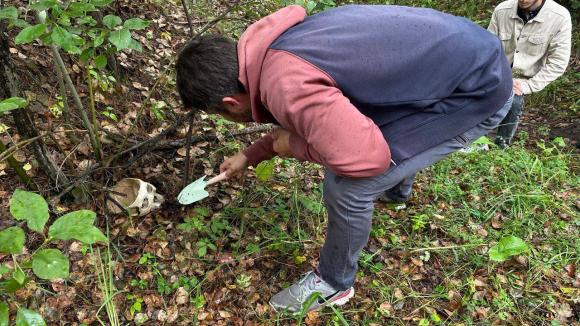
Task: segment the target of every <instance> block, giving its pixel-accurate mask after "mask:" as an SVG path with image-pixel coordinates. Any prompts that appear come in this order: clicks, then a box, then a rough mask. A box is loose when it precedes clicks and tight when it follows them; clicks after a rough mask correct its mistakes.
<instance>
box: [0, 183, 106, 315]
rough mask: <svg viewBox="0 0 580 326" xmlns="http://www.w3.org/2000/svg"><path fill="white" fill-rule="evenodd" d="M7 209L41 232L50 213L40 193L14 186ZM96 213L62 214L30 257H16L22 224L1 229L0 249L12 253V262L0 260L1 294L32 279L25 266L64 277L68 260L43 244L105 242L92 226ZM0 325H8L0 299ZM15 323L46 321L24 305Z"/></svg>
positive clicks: (43, 276) (41, 276)
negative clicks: (0, 261) (56, 241)
mask: <svg viewBox="0 0 580 326" xmlns="http://www.w3.org/2000/svg"><path fill="white" fill-rule="evenodd" d="M10 213H11V214H12V217H14V219H15V220H16V221H23V222H24V223H26V225H27V227H28V229H30V230H32V231H35V232H38V233H41V234H44V229H45V226H46V223H47V222H48V220H49V217H50V214H49V211H48V204H47V203H46V201H45V200H44V198H42V196H40V195H38V194H35V193H32V192H28V191H24V190H20V189H17V190H16V191H15V192H14V194H13V195H12V197H11V198H10ZM95 218H96V214H95V212H92V211H89V210H79V211H75V212H71V213H68V214H65V215H63V216H61V217H59V218H57V219H56V221H54V223H52V225H50V227H49V228H48V234H47V237H46V238H45V241H44V243H42V245H40V247H38V248H37V249H36V250H35V251H34V252H32V254H31V255H30V257H29V258H25V259H22V260H19V259H18V258H19V257H18V256H17V255H19V254H21V253H22V252H23V251H24V246H25V244H26V233H25V231H24V229H23V224H21V225H18V226H12V227H9V228H6V229H3V230H1V231H0V253H1V254H8V255H12V257H13V262H14V264H13V265H11V266H8V265H4V264H0V294H2V293H4V294H6V295H8V296H9V295H10V294H11V293H14V292H16V291H17V290H19V289H21V288H23V287H25V286H26V284H27V283H28V281H29V280H30V279H31V276H30V275H29V273H27V271H28V270H32V273H33V274H34V275H35V276H36V277H38V278H39V279H42V280H55V279H63V278H67V277H68V275H69V269H70V262H69V260H68V258H67V257H66V256H65V255H64V254H63V253H62V252H61V251H60V250H58V249H54V248H43V247H45V246H46V245H48V244H50V243H51V242H53V241H55V240H78V241H81V242H82V243H83V244H87V245H90V244H94V243H97V242H100V243H107V242H108V239H107V237H106V236H105V235H104V234H103V233H102V232H101V230H99V229H98V228H97V227H95V226H94V222H95ZM0 325H8V305H7V304H6V303H4V302H0ZM16 325H45V322H44V320H43V319H42V316H40V315H39V314H38V313H36V312H34V311H32V310H28V309H26V308H24V307H20V308H19V309H18V312H17V315H16Z"/></svg>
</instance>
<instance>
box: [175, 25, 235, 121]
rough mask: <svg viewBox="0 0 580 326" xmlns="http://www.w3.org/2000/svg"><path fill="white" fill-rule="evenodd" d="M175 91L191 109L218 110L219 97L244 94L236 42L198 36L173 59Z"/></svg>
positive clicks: (217, 36) (219, 104)
mask: <svg viewBox="0 0 580 326" xmlns="http://www.w3.org/2000/svg"><path fill="white" fill-rule="evenodd" d="M177 91H178V92H179V95H180V96H181V100H182V101H183V104H184V105H185V106H186V107H188V108H193V109H202V110H205V109H208V108H211V109H217V110H218V111H219V109H220V108H221V102H222V98H224V97H226V96H230V95H233V94H236V93H244V88H243V86H242V85H241V83H240V82H239V81H238V55H237V49H236V42H234V41H232V40H230V39H228V38H225V37H223V36H219V35H206V36H198V37H196V38H194V39H193V40H191V41H190V42H189V43H187V44H186V45H185V47H184V48H183V49H182V50H181V52H180V53H179V56H178V58H177Z"/></svg>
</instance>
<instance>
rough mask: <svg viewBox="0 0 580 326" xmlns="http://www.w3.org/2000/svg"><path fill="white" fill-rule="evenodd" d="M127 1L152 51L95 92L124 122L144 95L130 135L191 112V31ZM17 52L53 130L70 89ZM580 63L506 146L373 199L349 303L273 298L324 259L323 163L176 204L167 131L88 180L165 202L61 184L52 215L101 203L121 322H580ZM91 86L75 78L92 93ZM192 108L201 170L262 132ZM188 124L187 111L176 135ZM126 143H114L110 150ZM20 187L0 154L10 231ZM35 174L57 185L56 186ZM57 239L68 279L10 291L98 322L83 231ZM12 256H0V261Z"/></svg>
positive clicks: (37, 50)
mask: <svg viewBox="0 0 580 326" xmlns="http://www.w3.org/2000/svg"><path fill="white" fill-rule="evenodd" d="M119 3H120V4H119V5H118V7H117V8H116V12H117V14H118V15H120V16H123V18H124V17H129V16H130V17H135V16H138V17H141V18H144V19H148V20H150V21H151V25H150V26H149V27H148V28H147V29H146V30H143V31H139V32H138V33H137V36H138V37H139V39H140V40H141V41H142V42H143V44H144V45H145V46H144V51H143V52H142V53H136V52H128V53H126V52H123V53H121V54H120V55H119V56H118V60H119V62H120V66H121V78H119V79H118V80H117V81H115V82H111V83H110V85H109V86H110V87H107V90H101V95H99V96H97V97H96V98H97V101H98V106H99V107H100V108H102V110H103V111H105V110H106V109H105V108H107V107H111V108H113V109H114V110H115V111H114V112H115V113H116V115H117V117H118V119H117V121H113V120H111V119H107V117H105V116H103V117H101V118H102V120H100V123H101V125H102V126H103V128H105V129H107V130H109V131H111V132H113V133H119V134H123V133H124V132H125V133H126V132H127V131H128V130H129V129H130V126H131V125H132V124H133V122H134V120H135V119H136V112H137V110H138V109H139V108H140V106H141V104H142V103H143V102H144V101H145V99H147V98H149V99H150V103H152V105H151V106H150V107H146V108H145V111H144V112H145V115H144V116H143V117H140V120H139V124H138V127H139V128H137V130H136V131H135V132H134V134H131V135H130V137H128V138H129V142H137V141H139V140H142V139H146V138H147V137H151V136H153V135H155V134H157V133H159V132H160V130H161V129H163V128H164V127H166V126H167V125H169V121H170V120H171V119H172V118H173V117H174V116H176V115H179V114H183V113H184V112H183V109H181V108H180V105H179V100H178V97H177V94H176V92H175V90H174V87H175V86H174V76H173V75H172V73H167V70H166V69H168V67H169V69H171V67H172V65H173V61H174V58H175V55H176V53H178V51H179V49H180V48H181V46H182V45H183V44H184V42H185V41H186V39H187V38H188V32H189V30H188V25H187V21H186V19H185V16H184V15H183V13H182V8H181V7H180V5H176V4H175V3H170V2H168V3H162V2H157V3H156V2H146V3H145V4H142V5H139V6H131V5H130V2H128V1H125V2H124V1H120V2H119ZM200 6H201V5H200ZM256 6H258V7H255V6H254V7H252V8H253V10H247V8H246V7H240V8H236V9H235V10H232V12H231V14H230V15H229V16H227V17H228V19H226V20H225V21H224V22H223V23H221V24H219V25H218V26H217V28H218V29H219V30H220V31H221V32H223V33H225V34H229V35H232V36H236V35H239V32H240V31H241V28H240V21H242V22H243V24H249V23H250V22H252V21H254V20H256V19H257V18H258V17H259V16H260V15H262V14H263V13H264V12H268V11H269V10H272V9H273V8H274V7H275V5H273V4H269V3H267V2H261V3H259V4H256ZM223 7H224V6H223V4H215V5H213V7H212V6H210V7H207V6H203V7H200V8H194V9H196V10H199V12H202V13H203V12H208V11H212V10H213V12H214V14H213V15H212V18H215V17H217V16H218V14H215V12H219V10H220V9H221V10H223ZM210 20H211V18H208V16H206V15H204V14H199V15H197V17H194V22H195V26H196V27H199V28H201V27H202V26H204V24H206V23H207V22H208V21H210ZM11 52H12V54H13V55H14V58H13V60H14V62H15V64H16V66H17V68H18V70H19V71H21V72H22V74H21V80H20V84H21V87H22V89H23V90H25V92H26V97H27V98H28V100H29V101H30V102H31V108H30V109H31V110H32V112H34V113H35V114H36V115H37V117H39V120H38V121H37V123H38V127H39V129H41V130H59V128H62V127H60V126H59V119H58V117H55V116H53V115H52V114H51V112H50V110H48V108H49V107H51V106H53V105H54V104H55V103H56V102H58V101H59V99H57V98H56V94H58V93H59V91H58V88H57V87H56V86H57V82H56V79H55V74H54V70H53V69H54V68H53V67H52V65H51V63H50V61H49V60H48V59H47V54H48V51H46V50H45V49H42V48H41V46H39V45H32V44H31V45H24V46H18V47H14V48H11ZM67 65H68V67H70V69H71V73H72V74H73V79H74V80H75V82H78V83H79V84H82V81H81V79H82V69H83V67H82V66H79V64H78V63H77V62H74V61H72V60H70V59H69V60H68V61H67ZM579 74H580V58H577V57H575V58H573V59H572V61H571V64H570V67H569V68H568V72H567V74H566V75H565V76H564V77H563V78H562V79H561V80H560V81H559V82H557V83H555V84H554V85H553V86H552V87H551V88H550V89H548V90H546V91H544V92H542V93H540V94H539V95H536V96H534V97H532V98H531V99H530V100H529V102H528V103H527V104H526V108H525V113H524V116H523V120H522V124H521V127H520V130H519V132H518V136H517V142H516V143H515V144H514V145H513V146H511V147H509V148H508V149H506V150H499V149H497V148H492V149H491V150H489V151H483V152H472V153H456V154H453V155H452V156H450V157H449V158H447V159H445V160H443V161H441V162H440V163H438V164H437V165H435V166H434V167H431V168H428V169H426V170H425V171H422V172H421V173H420V174H419V175H418V177H417V180H416V183H415V188H414V195H413V197H412V198H411V199H410V201H409V202H407V203H406V204H405V205H394V204H384V203H377V205H376V210H375V213H374V221H373V229H372V232H371V238H370V240H369V243H368V245H367V247H366V248H365V249H364V251H363V252H362V253H361V257H360V260H359V265H360V270H359V272H358V275H357V282H356V285H355V287H356V295H355V297H354V298H353V299H351V301H350V302H349V303H348V304H346V305H345V306H342V307H341V308H340V309H330V308H327V309H324V310H321V311H318V312H312V313H309V314H306V315H300V316H289V315H285V314H276V313H275V312H274V311H272V309H271V308H270V307H269V306H268V300H269V299H270V297H271V296H272V295H273V294H275V293H276V292H278V291H279V290H281V289H282V288H284V287H286V286H288V285H290V284H291V283H292V282H294V281H295V280H297V279H298V278H299V277H300V276H301V274H303V273H305V272H307V271H309V270H311V269H312V268H313V267H315V266H316V265H317V261H318V252H319V248H320V247H321V245H322V244H323V242H324V236H325V226H326V216H325V211H324V206H323V202H322V192H321V182H322V179H323V170H322V169H321V168H320V166H317V165H315V164H304V163H300V162H297V161H295V160H288V159H277V160H276V165H275V167H274V170H273V173H272V175H271V176H270V177H269V178H267V179H266V180H261V179H260V178H257V177H256V173H255V170H254V169H251V170H250V171H249V173H248V174H247V175H246V176H245V177H244V178H242V179H238V180H232V181H229V182H224V183H221V184H220V185H218V186H212V187H211V189H210V190H209V192H210V197H209V198H207V199H205V200H203V201H201V202H199V203H196V204H194V205H191V206H181V205H179V204H178V203H177V201H176V196H177V194H178V192H179V190H180V189H181V188H182V185H183V181H182V177H183V165H184V157H185V155H186V154H185V147H184V146H183V145H181V146H176V147H171V146H168V147H166V148H165V149H164V150H157V151H153V152H151V153H149V154H148V155H145V156H144V157H143V158H142V159H140V160H138V161H137V162H136V163H134V164H133V165H131V166H130V167H126V168H119V169H114V170H111V171H109V172H108V173H107V174H103V175H99V177H98V178H95V179H93V181H91V185H93V186H96V187H103V186H108V187H110V186H112V184H113V183H114V182H115V181H118V180H120V179H121V178H124V177H136V178H141V179H143V180H145V181H147V182H150V183H152V184H153V185H155V186H156V187H157V190H158V192H159V193H161V194H162V195H164V196H165V198H166V201H165V203H164V204H163V206H162V207H161V209H160V210H158V211H155V212H152V213H150V214H148V215H146V216H144V217H139V218H130V217H127V216H123V215H116V216H114V215H111V214H109V213H108V212H107V211H106V210H105V209H104V207H105V204H104V198H103V196H102V194H101V193H100V192H95V195H94V197H93V198H92V200H91V202H90V203H89V204H86V203H85V204H78V203H75V202H74V201H72V200H70V199H66V198H63V199H62V200H61V201H60V202H58V203H57V204H56V205H55V206H53V213H54V214H53V215H55V214H61V213H64V212H68V211H72V210H75V209H92V210H94V211H96V212H97V213H98V216H99V221H98V222H97V224H98V226H99V227H101V229H102V230H107V234H108V235H109V237H110V240H111V242H110V249H109V250H110V253H111V255H112V258H113V261H114V266H115V267H114V277H113V282H114V285H115V287H116V289H118V291H119V292H118V294H117V295H116V296H115V299H114V302H115V304H116V307H117V309H118V311H119V313H120V315H121V319H122V323H121V324H144V325H163V324H165V325H188V324H200V325H257V324H260V325H272V324H278V325H287V324H300V323H304V324H307V325H327V324H331V325H334V324H336V325H343V324H345V323H346V324H349V325H447V324H449V325H451V324H453V325H460V324H463V325H472V324H493V325H504V324H512V325H567V324H570V325H571V324H574V323H577V321H578V320H580V301H578V298H579V297H580V275H579V273H578V271H577V270H576V268H577V265H578V263H579V260H580V258H579V255H578V253H579V251H580V241H579V239H578V234H580V232H579V231H580V217H579V214H578V213H579V211H580V199H579V196H578V195H579V191H578V190H579V178H578V171H579V170H578V168H579V165H578V153H579V150H578V143H579V141H580V131H579V125H580V123H579V118H578V104H577V100H578V96H579V93H578V90H577V89H576V87H577V86H574V84H576V85H577V84H578V76H579ZM87 94H88V91H87V92H85V93H84V94H81V96H82V97H83V99H84V100H86V99H87ZM196 117H197V119H196V122H195V124H194V135H196V136H199V135H205V134H214V133H215V134H217V139H215V140H207V141H197V142H195V143H194V144H192V151H191V158H192V171H193V175H192V176H190V179H196V178H198V177H200V176H203V175H204V174H206V175H215V174H217V173H218V170H219V168H218V167H219V164H220V163H221V161H222V160H223V157H224V156H228V155H232V154H233V153H235V152H236V151H238V150H239V149H240V148H242V147H243V146H246V145H247V144H249V143H250V142H251V140H252V139H256V138H257V137H258V135H242V136H234V134H235V133H236V132H237V131H239V130H243V128H244V127H243V126H241V125H239V124H234V123H229V122H227V121H225V120H224V119H222V118H220V117H219V116H213V115H206V114H203V113H201V114H198V115H197V116H196ZM7 120H8V119H4V118H2V120H1V121H0V122H1V123H0V127H2V128H4V129H6V128H9V129H8V130H14V127H13V125H12V123H11V122H10V121H7ZM4 131H6V130H4ZM55 135H56V137H57V138H56V139H57V140H58V141H61V146H62V147H64V148H65V149H68V150H71V152H72V154H71V156H70V157H68V158H65V157H63V155H62V153H58V150H57V149H54V148H55V145H54V144H52V145H51V144H50V143H49V145H50V146H51V148H53V149H54V151H55V154H54V155H55V157H57V158H59V159H61V161H62V160H69V161H70V162H71V163H72V164H73V165H74V166H76V167H77V168H78V169H79V170H82V169H83V167H85V168H86V166H87V161H90V160H91V155H90V152H89V151H88V146H87V145H86V144H84V145H83V144H81V145H79V146H77V147H74V144H70V143H67V140H66V139H65V138H64V137H63V138H59V137H60V136H58V134H56V133H55ZM185 135H186V127H182V128H180V129H179V130H178V131H177V133H176V134H175V135H172V136H171V139H172V140H179V139H183V138H184V137H185ZM1 137H2V141H4V142H5V143H7V144H9V143H11V142H16V141H18V135H17V134H16V133H15V132H13V133H11V136H10V137H9V136H7V134H4V135H2V136H1ZM115 143H116V142H115V141H112V142H111V143H110V144H108V145H107V146H108V147H107V149H108V150H110V151H111V152H114V151H113V150H114V149H115V148H114V146H115ZM15 158H16V159H17V160H18V162H20V163H21V164H23V165H24V164H27V163H30V166H31V169H30V170H29V171H28V174H29V175H30V176H32V177H33V178H34V180H35V182H36V183H37V184H38V185H43V184H48V181H46V182H45V183H43V180H44V178H45V176H44V175H43V174H42V173H41V172H40V171H39V169H38V168H37V166H36V165H35V163H34V159H33V157H32V154H31V153H30V152H28V151H27V150H22V151H19V152H17V153H16V154H15ZM101 180H106V184H103V183H101V182H102V181H101ZM16 188H23V185H22V184H21V183H20V182H19V181H18V178H17V176H16V175H15V174H14V172H13V171H12V170H11V169H10V168H9V167H7V165H6V163H5V162H0V216H1V217H0V229H3V228H5V227H8V226H11V225H13V223H14V221H12V220H11V219H10V218H9V216H10V213H9V209H8V205H9V198H10V196H11V194H12V193H13V191H14V190H15V189H16ZM40 188H41V189H42V190H43V192H44V194H49V193H50V191H49V190H50V187H42V186H41V187H40ZM47 197H50V196H47ZM507 235H514V236H517V237H519V238H521V239H523V240H524V241H525V242H526V243H527V244H528V246H529V250H528V251H527V252H525V253H523V254H520V255H517V256H514V257H512V258H511V259H508V260H506V261H504V262H494V261H491V260H490V259H489V253H488V252H489V249H490V248H491V247H492V246H494V245H495V244H496V243H497V242H498V241H499V239H501V238H502V237H504V236H507ZM42 241H43V239H42V237H40V236H37V237H35V236H31V237H29V238H28V240H27V243H26V246H27V248H29V249H30V250H29V251H31V250H32V248H36V247H38V246H39V245H40V244H41V243H42ZM58 247H59V249H61V250H62V251H63V252H65V253H66V254H67V256H68V257H69V258H70V261H71V276H70V277H69V279H67V280H66V281H61V280H59V281H52V282H49V281H41V280H36V281H34V280H33V281H31V282H30V283H29V284H28V286H27V287H26V288H24V289H21V290H19V291H18V292H16V293H15V296H14V298H15V299H16V301H15V302H14V303H12V304H13V305H15V304H17V305H26V306H28V307H30V308H34V309H37V310H38V311H39V312H40V313H41V314H42V316H43V317H44V318H45V320H46V321H47V323H48V324H49V325H80V324H86V325H93V324H97V323H98V321H97V318H96V316H97V315H99V316H100V318H101V319H103V320H107V317H106V315H105V313H104V310H103V311H99V308H100V306H101V303H102V300H103V294H102V293H101V291H100V290H99V287H98V284H97V276H96V274H95V257H94V256H95V255H94V254H93V253H92V252H91V250H89V249H88V248H87V247H84V246H83V245H82V244H81V243H80V242H77V241H61V242H60V243H59V244H58ZM103 249H104V250H106V248H103ZM26 254H27V252H25V253H24V254H23V255H26ZM7 260H9V257H8V256H1V255H0V263H3V262H6V261H7ZM105 323H106V322H105Z"/></svg>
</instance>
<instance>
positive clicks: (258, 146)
mask: <svg viewBox="0 0 580 326" xmlns="http://www.w3.org/2000/svg"><path fill="white" fill-rule="evenodd" d="M273 143H274V140H273V139H272V136H271V135H266V136H264V137H262V138H260V139H258V140H257V141H256V142H254V143H253V144H252V145H250V146H249V147H248V148H246V149H245V150H244V151H243V153H244V155H246V157H247V158H248V164H249V165H250V166H256V165H258V164H259V163H260V162H262V161H265V160H269V159H271V158H272V157H274V147H273Z"/></svg>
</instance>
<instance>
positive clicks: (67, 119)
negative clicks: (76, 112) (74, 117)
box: [55, 66, 79, 144]
mask: <svg viewBox="0 0 580 326" xmlns="http://www.w3.org/2000/svg"><path fill="white" fill-rule="evenodd" d="M55 69H56V75H57V77H58V78H57V79H58V86H59V88H60V95H61V96H62V103H63V107H62V115H63V117H64V122H65V123H66V124H67V125H68V126H69V127H72V124H71V122H70V107H69V105H68V96H67V93H66V86H65V84H64V76H63V75H62V71H61V70H60V68H59V67H56V66H55ZM67 136H68V138H69V139H70V141H71V142H72V143H73V144H76V143H78V142H79V140H78V138H77V136H76V135H75V133H74V132H69V133H67Z"/></svg>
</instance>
